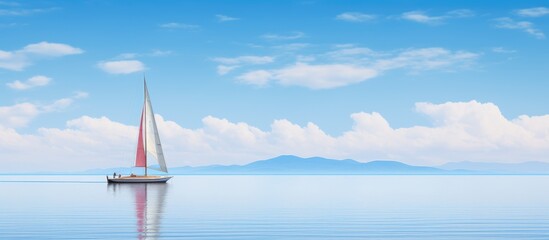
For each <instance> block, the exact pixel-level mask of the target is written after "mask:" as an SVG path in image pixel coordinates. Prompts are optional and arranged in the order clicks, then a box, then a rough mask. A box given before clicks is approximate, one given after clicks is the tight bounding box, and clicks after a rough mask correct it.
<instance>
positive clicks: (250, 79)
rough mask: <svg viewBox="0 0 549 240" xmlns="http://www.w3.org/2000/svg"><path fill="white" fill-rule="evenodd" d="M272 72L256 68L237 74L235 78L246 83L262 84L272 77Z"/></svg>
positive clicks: (265, 83)
mask: <svg viewBox="0 0 549 240" xmlns="http://www.w3.org/2000/svg"><path fill="white" fill-rule="evenodd" d="M272 77H273V74H272V73H271V72H269V71H265V70H256V71H251V72H247V73H244V74H242V75H240V76H238V77H237V78H236V79H237V80H239V81H241V82H243V83H247V84H252V85H257V86H264V85H267V83H269V81H270V80H271V79H272Z"/></svg>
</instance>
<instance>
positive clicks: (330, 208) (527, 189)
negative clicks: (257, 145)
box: [0, 176, 549, 239]
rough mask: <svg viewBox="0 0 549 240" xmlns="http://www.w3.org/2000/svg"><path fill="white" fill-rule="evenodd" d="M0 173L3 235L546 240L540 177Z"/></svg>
mask: <svg viewBox="0 0 549 240" xmlns="http://www.w3.org/2000/svg"><path fill="white" fill-rule="evenodd" d="M104 179H105V177H104V176H0V239H96V238H101V239H549V176H175V177H174V178H173V179H172V180H170V182H169V183H168V184H149V185H145V184H118V185H112V184H111V185H108V184H106V183H105V180H104Z"/></svg>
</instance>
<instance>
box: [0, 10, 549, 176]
mask: <svg viewBox="0 0 549 240" xmlns="http://www.w3.org/2000/svg"><path fill="white" fill-rule="evenodd" d="M548 20H549V1H508V2H502V1H482V2H479V1H450V2H449V1H394V0H391V1H315V0H310V1H309V0H304V1H154V2H153V1H129V0H127V1H99V0H98V1H91V0H90V1H11V0H0V161H2V164H1V165H0V172H24V171H70V170H85V169H94V168H108V167H120V166H130V165H131V164H132V163H133V161H134V160H133V159H134V158H135V156H134V155H135V149H136V143H137V125H138V124H139V117H140V111H141V108H142V104H143V77H144V76H145V77H146V79H147V84H148V88H149V92H150V96H151V100H152V104H153V107H154V111H155V113H156V114H157V115H156V117H157V124H158V128H159V131H160V138H161V141H162V143H163V147H164V152H165V155H166V162H167V164H168V167H175V166H203V165H210V164H224V165H229V164H246V163H249V162H252V161H255V160H261V159H268V158H272V157H276V156H278V155H283V154H292V155H297V156H301V157H312V156H321V157H327V158H335V159H355V160H357V161H362V162H368V161H373V160H380V159H381V160H395V161H401V162H404V163H408V164H414V165H425V166H437V165H441V164H444V163H448V162H456V161H477V162H500V163H514V162H525V161H542V162H549V157H548V156H549V108H548V104H547V103H548V102H549V94H547V90H549V79H548V77H547V76H548V73H549V61H548V60H549V59H548V58H549V57H548V56H549V45H548V39H547V37H548V36H546V34H549V33H547V32H548V31H549V25H548Z"/></svg>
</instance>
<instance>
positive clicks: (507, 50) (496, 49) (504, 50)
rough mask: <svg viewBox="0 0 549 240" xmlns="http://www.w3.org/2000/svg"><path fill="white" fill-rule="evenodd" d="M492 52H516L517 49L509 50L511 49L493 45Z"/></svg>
mask: <svg viewBox="0 0 549 240" xmlns="http://www.w3.org/2000/svg"><path fill="white" fill-rule="evenodd" d="M492 52H495V53H516V52H517V51H516V50H511V49H506V48H503V47H494V48H492Z"/></svg>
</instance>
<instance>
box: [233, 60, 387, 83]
mask: <svg viewBox="0 0 549 240" xmlns="http://www.w3.org/2000/svg"><path fill="white" fill-rule="evenodd" d="M376 75H377V72H376V71H375V70H374V69H370V68H364V67H359V66H353V65H343V64H325V65H310V64H307V63H296V64H295V65H292V66H288V67H284V68H281V69H277V70H272V71H266V70H256V71H250V72H247V73H244V74H242V75H240V76H238V77H237V79H238V80H240V81H242V82H244V83H248V84H252V85H259V86H263V85H266V84H267V83H268V82H269V81H276V82H277V83H278V84H280V85H284V86H303V87H308V88H311V89H327V88H335V87H341V86H346V85H350V84H353V83H358V82H362V81H365V80H368V79H370V78H373V77H375V76H376Z"/></svg>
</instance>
